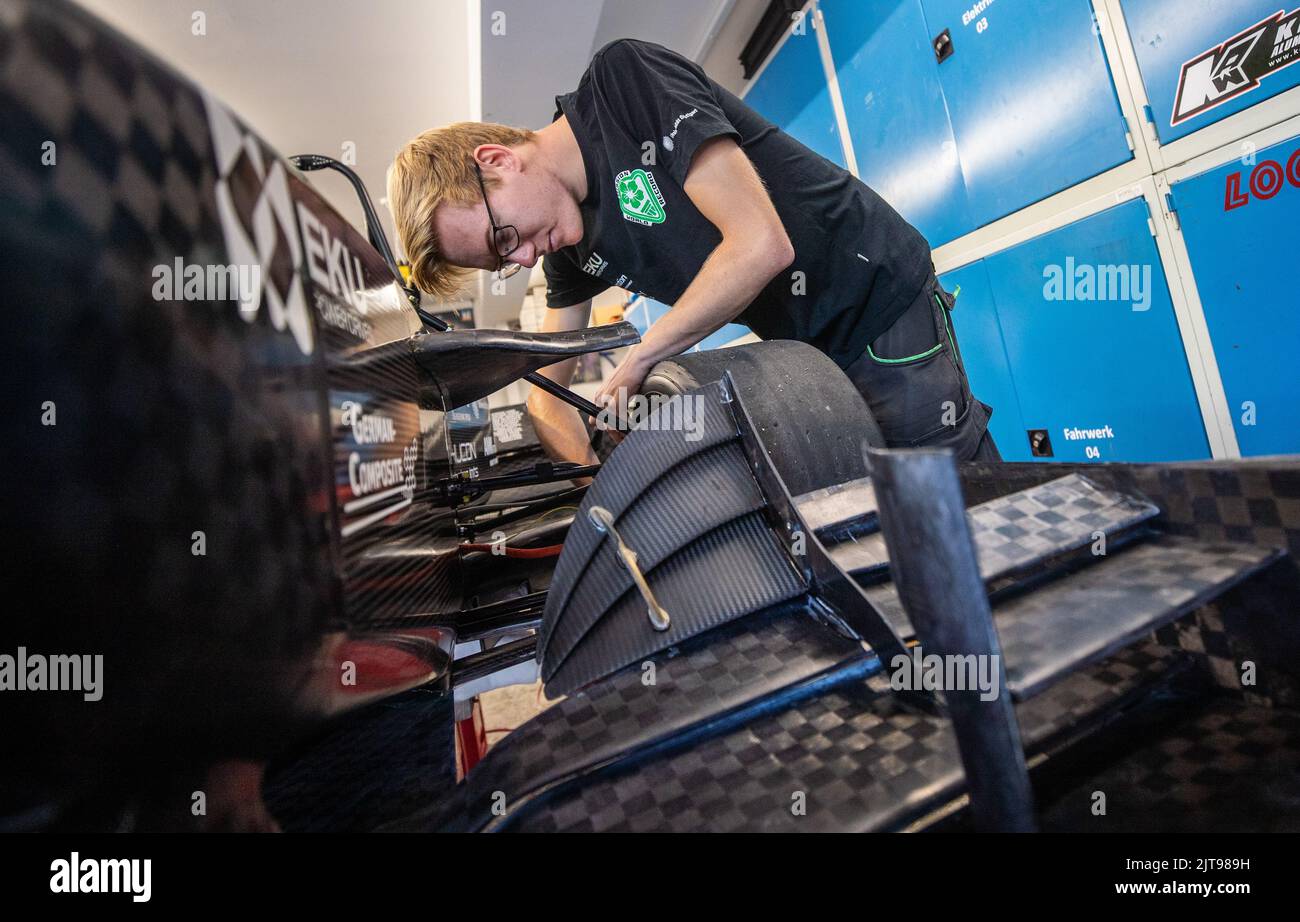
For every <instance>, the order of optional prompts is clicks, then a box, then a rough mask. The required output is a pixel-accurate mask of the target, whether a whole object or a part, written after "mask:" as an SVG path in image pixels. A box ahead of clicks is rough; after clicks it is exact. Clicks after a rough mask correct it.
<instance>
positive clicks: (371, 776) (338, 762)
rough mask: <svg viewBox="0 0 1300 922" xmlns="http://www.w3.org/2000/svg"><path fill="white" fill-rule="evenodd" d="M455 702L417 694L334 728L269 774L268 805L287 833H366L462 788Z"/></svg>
mask: <svg viewBox="0 0 1300 922" xmlns="http://www.w3.org/2000/svg"><path fill="white" fill-rule="evenodd" d="M454 726H455V715H454V714H453V704H452V694H451V693H450V692H449V691H444V690H440V689H437V688H433V687H425V688H417V689H415V690H413V691H409V692H406V693H405V694H402V695H398V696H396V697H394V698H390V699H388V700H386V701H381V702H379V703H378V704H374V705H371V706H369V707H366V708H363V709H361V710H360V711H357V712H356V713H353V714H348V715H346V716H345V717H343V718H341V719H339V720H338V721H336V722H335V723H334V724H333V725H331V726H330V728H329V729H328V730H327V731H326V732H325V733H323V734H321V735H319V736H318V737H316V738H314V739H312V740H310V741H308V742H307V743H306V744H305V745H303V746H301V747H299V748H298V749H297V750H295V751H294V752H291V753H288V754H286V755H284V756H282V757H281V758H279V759H278V760H276V761H275V762H273V763H272V764H271V766H270V767H269V768H268V770H267V775H266V781H265V783H264V784H263V789H262V792H263V799H264V800H265V801H266V805H267V809H269V810H270V811H271V814H272V815H273V816H274V817H275V818H276V821H277V822H278V823H279V824H280V828H281V829H283V830H284V831H285V832H367V831H369V830H372V829H374V828H375V827H376V826H379V825H381V824H382V823H384V822H387V821H389V820H391V819H394V818H396V817H400V816H403V815H405V814H407V813H410V812H411V811H412V810H415V809H418V808H419V807H420V806H422V805H424V804H427V803H429V801H431V800H441V799H442V798H444V797H446V796H447V795H448V794H449V793H450V791H451V789H452V787H453V786H454V785H455V784H456V743H455V729H454Z"/></svg>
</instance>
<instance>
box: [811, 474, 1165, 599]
mask: <svg viewBox="0 0 1300 922" xmlns="http://www.w3.org/2000/svg"><path fill="white" fill-rule="evenodd" d="M1159 512H1160V510H1159V509H1158V508H1157V507H1156V506H1155V505H1154V504H1153V503H1149V502H1146V501H1144V500H1140V499H1135V498H1134V497H1132V496H1130V495H1128V494H1125V493H1122V492H1118V491H1115V490H1103V489H1101V488H1099V487H1098V486H1097V485H1096V484H1093V483H1091V482H1090V481H1089V480H1088V479H1087V478H1086V477H1083V476H1081V475H1079V474H1070V475H1068V476H1065V477H1062V478H1060V479H1058V480H1053V481H1051V482H1049V483H1044V484H1040V485H1038V486H1034V487H1030V488H1028V489H1025V490H1021V491H1019V492H1017V493H1012V494H1009V495H1007V496H1000V497H997V498H995V499H991V500H988V501H987V502H983V503H980V504H979V505H977V506H973V507H971V508H970V510H969V511H968V513H967V521H968V522H969V523H970V529H971V536H972V538H973V539H974V541H975V547H976V550H977V551H978V553H979V563H980V574H981V575H982V576H983V577H984V579H985V580H986V581H988V582H992V581H993V580H997V579H1002V578H1004V577H1007V576H1010V575H1012V574H1014V573H1018V572H1021V571H1023V570H1025V569H1026V568H1028V567H1032V566H1035V565H1038V564H1041V563H1043V562H1045V561H1048V560H1050V559H1052V558H1056V557H1060V556H1061V555H1064V554H1068V553H1069V552H1071V551H1077V550H1079V549H1080V548H1084V547H1087V546H1088V545H1090V544H1091V543H1092V542H1093V541H1094V540H1096V539H1095V535H1096V534H1097V533H1098V532H1100V533H1102V534H1105V535H1106V537H1107V539H1108V540H1113V539H1115V538H1116V537H1117V536H1119V535H1122V534H1124V533H1126V532H1129V531H1131V530H1132V529H1134V528H1136V527H1137V526H1139V525H1141V524H1142V523H1143V522H1145V521H1147V520H1148V519H1151V518H1154V517H1155V516H1156V515H1158V514H1159ZM831 553H832V556H833V557H834V558H835V559H836V562H838V563H839V564H840V565H841V566H843V567H844V568H845V569H846V570H848V571H849V572H851V573H853V574H854V576H855V577H857V578H858V579H863V580H870V579H873V578H885V576H886V575H887V569H888V565H889V552H888V549H887V548H886V546H885V538H884V535H883V534H882V533H880V532H876V533H874V534H871V535H867V536H865V537H861V538H857V539H856V540H855V541H854V540H850V541H847V542H841V543H840V544H839V545H838V546H837V547H835V548H833V549H832V552H831Z"/></svg>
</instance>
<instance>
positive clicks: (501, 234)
mask: <svg viewBox="0 0 1300 922" xmlns="http://www.w3.org/2000/svg"><path fill="white" fill-rule="evenodd" d="M474 172H475V173H477V174H478V188H479V191H480V192H482V193H483V207H484V208H486V209H487V216H488V224H490V225H492V249H493V250H495V251H496V254H497V278H500V279H508V278H510V276H512V275H514V274H515V273H517V272H518V271H519V270H520V269H522V268H523V266H521V265H519V263H512V262H506V257H507V256H509V255H510V254H511V253H513V252H514V251H515V250H517V249H518V248H519V231H518V230H516V229H515V226H514V225H513V224H507V225H505V226H504V227H498V226H497V222H496V218H494V217H492V206H491V205H489V204H488V199H487V186H486V185H484V183H483V170H482V169H481V168H480V167H479V165H478V164H477V163H475V164H474Z"/></svg>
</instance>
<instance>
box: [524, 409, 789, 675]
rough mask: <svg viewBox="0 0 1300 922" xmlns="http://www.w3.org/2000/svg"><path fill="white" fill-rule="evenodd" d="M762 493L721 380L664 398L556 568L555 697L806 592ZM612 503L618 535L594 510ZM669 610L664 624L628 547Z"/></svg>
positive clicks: (543, 644)
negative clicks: (627, 558) (622, 550)
mask: <svg viewBox="0 0 1300 922" xmlns="http://www.w3.org/2000/svg"><path fill="white" fill-rule="evenodd" d="M763 505H764V502H763V497H762V494H761V493H760V492H759V489H758V486H757V484H756V483H755V482H754V479H753V475H752V474H751V473H750V470H749V466H748V464H747V462H746V460H745V456H744V453H743V451H742V450H741V446H740V441H739V435H738V433H737V429H736V424H735V422H734V420H733V418H732V415H731V412H730V411H729V410H728V408H727V407H726V405H725V404H724V403H723V401H722V392H721V389H720V387H719V385H717V384H710V385H706V386H704V387H701V388H698V389H695V390H692V391H689V392H687V393H684V394H680V395H678V396H676V397H673V398H671V399H670V400H667V401H666V402H663V403H661V404H660V405H659V406H658V407H657V408H656V409H655V410H654V411H653V412H651V413H650V414H649V415H648V417H647V420H646V422H645V424H644V426H643V427H642V428H638V429H636V430H634V431H633V432H631V433H630V434H629V435H628V436H627V438H625V439H624V440H623V443H622V444H621V445H620V446H619V448H618V450H617V451H615V452H614V453H613V454H612V455H611V456H610V458H609V460H608V461H607V462H606V463H605V466H604V467H603V468H602V469H601V472H600V476H599V477H598V478H597V480H596V482H595V483H594V484H593V485H592V487H591V489H590V490H589V491H588V492H587V495H586V497H585V498H584V499H583V502H582V505H581V507H580V508H579V511H578V515H577V516H575V518H574V524H573V528H572V529H571V530H570V532H569V536H568V538H567V539H566V541H565V544H564V551H563V553H562V554H561V555H560V559H559V561H558V562H557V564H556V568H555V577H554V580H553V581H552V589H551V593H550V597H549V599H548V600H547V606H546V612H545V615H544V617H543V620H542V627H541V631H540V635H539V638H538V645H537V648H538V659H539V660H540V662H541V666H542V678H543V679H544V680H545V682H546V691H547V693H548V694H550V695H559V694H569V693H571V692H573V691H574V690H576V689H578V688H581V687H582V686H584V685H586V684H588V683H590V682H592V681H595V680H596V679H599V678H601V677H603V676H606V675H609V674H610V673H612V672H615V671H617V670H618V669H621V668H623V667H624V666H627V665H629V664H631V663H635V662H637V661H638V660H640V659H643V658H645V657H647V656H650V655H651V654H653V653H656V652H658V651H660V650H663V649H666V648H668V647H670V646H672V645H674V644H677V643H680V642H682V641H684V640H686V639H687V638H690V637H694V636H695V635H697V634H699V633H701V632H703V631H706V630H709V629H710V628H713V627H716V626H718V625H720V624H724V623H726V622H728V621H732V620H734V619H736V618H739V617H742V616H744V615H746V614H749V613H750V612H754V611H758V610H760V609H763V608H766V607H768V606H770V605H774V604H776V603H779V602H783V601H785V600H787V599H790V598H793V597H795V596H797V595H799V594H800V593H802V592H803V591H804V589H805V586H804V583H803V580H802V578H801V577H800V575H799V574H798V573H797V572H796V570H795V568H794V566H793V565H792V564H791V562H790V560H789V558H788V557H787V555H786V553H785V551H784V549H783V548H782V547H781V545H780V543H779V542H778V541H777V539H776V538H775V536H774V535H773V534H772V533H771V531H769V529H768V527H767V525H766V524H765V522H764V521H763ZM595 506H599V507H601V508H602V509H605V510H608V512H609V514H610V515H609V518H610V520H611V521H612V524H613V530H612V532H611V531H609V530H602V529H601V528H599V527H597V525H596V524H595V523H594V522H593V521H592V518H591V516H590V514H589V513H590V511H591V509H592V508H593V507H595ZM614 533H616V534H617V537H618V538H619V539H621V540H622V542H623V543H624V544H625V545H626V546H627V547H628V548H630V549H631V550H632V551H633V552H634V554H635V556H636V566H637V567H638V568H639V569H640V571H641V573H643V574H644V577H645V580H646V582H647V584H648V586H649V589H650V591H651V592H652V593H653V595H654V597H655V598H656V599H657V601H658V603H659V605H661V606H662V608H663V609H664V610H666V611H667V613H668V615H669V617H670V622H669V625H668V627H667V629H666V630H657V629H656V627H655V625H654V624H653V623H652V619H651V618H650V616H649V612H648V609H647V603H646V599H645V598H644V596H643V595H642V593H641V591H640V590H639V589H638V588H637V586H636V583H635V581H634V579H633V577H632V574H631V572H630V571H629V569H628V566H627V565H626V564H625V563H624V561H623V559H622V558H621V557H620V555H619V553H618V540H617V539H616V538H615V536H614Z"/></svg>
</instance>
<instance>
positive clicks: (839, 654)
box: [394, 603, 867, 830]
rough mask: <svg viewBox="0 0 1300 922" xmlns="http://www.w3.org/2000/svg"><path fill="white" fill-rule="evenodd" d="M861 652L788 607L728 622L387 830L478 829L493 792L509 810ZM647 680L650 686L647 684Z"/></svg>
mask: <svg viewBox="0 0 1300 922" xmlns="http://www.w3.org/2000/svg"><path fill="white" fill-rule="evenodd" d="M866 661H867V656H866V654H865V653H864V651H863V649H862V647H861V645H860V644H858V643H857V642H856V641H853V640H850V639H849V638H847V637H844V636H843V635H841V634H839V633H837V632H836V631H834V630H832V629H831V628H829V627H828V626H826V625H824V624H822V623H821V622H819V621H817V620H815V619H814V618H813V617H812V616H811V615H810V614H809V613H808V612H807V610H806V609H805V608H804V607H803V606H802V605H801V604H797V603H791V604H787V605H783V606H777V607H775V608H773V609H770V610H769V611H765V612H761V613H758V614H755V615H752V616H750V617H749V618H745V619H742V620H740V621H733V622H731V623H730V624H726V625H724V626H722V627H719V628H717V629H716V630H714V631H712V632H710V633H709V634H708V635H707V637H696V638H693V639H692V640H690V641H687V642H686V643H683V644H681V645H680V646H679V647H677V648H674V649H672V650H669V651H666V652H662V653H658V654H656V655H655V656H653V657H649V658H648V659H647V663H651V664H653V670H654V671H653V673H651V672H649V670H648V668H647V667H645V666H642V667H635V668H627V669H624V670H622V671H621V672H618V673H615V674H614V675H612V676H610V677H609V678H607V679H605V680H604V681H601V682H599V683H597V684H595V685H592V686H590V687H588V688H587V689H585V690H584V691H582V692H579V693H578V694H576V695H573V696H571V697H569V698H566V699H564V700H563V701H561V702H559V703H558V704H556V705H555V706H553V707H551V708H549V709H547V710H546V711H543V712H542V713H541V714H539V715H538V716H537V717H535V718H533V719H532V720H530V721H528V723H526V724H524V725H523V726H522V727H519V728H518V729H517V730H515V731H514V732H513V733H511V734H509V735H508V736H506V737H505V739H503V740H502V741H501V742H500V743H498V744H497V745H496V746H494V747H493V748H492V750H491V751H490V752H489V753H488V756H487V758H486V759H484V760H483V761H482V762H481V763H480V764H479V765H478V766H477V767H476V768H475V769H474V771H472V772H471V773H470V775H469V777H468V778H467V779H466V781H465V783H464V784H462V785H460V786H459V787H458V788H457V790H456V792H455V794H454V795H453V797H452V798H451V799H450V800H449V801H448V802H444V803H439V804H433V805H431V806H430V807H429V809H428V810H426V811H425V813H424V814H422V815H417V816H414V817H412V818H411V819H409V820H407V821H406V822H404V823H402V824H399V825H397V826H395V827H394V828H400V829H407V830H409V829H421V830H435V829H441V828H447V829H461V830H469V829H478V828H482V827H483V826H484V825H486V824H488V823H490V822H492V821H493V820H494V819H495V816H494V814H493V813H492V807H493V794H494V792H497V791H500V792H501V795H502V797H504V798H505V801H506V803H507V804H508V805H510V807H511V809H513V806H514V805H515V804H516V803H518V802H522V801H523V800H525V799H527V797H528V796H529V795H531V794H533V793H534V792H536V791H538V790H540V789H542V788H544V787H546V786H548V785H551V784H554V783H556V782H558V781H560V780H562V779H564V778H567V777H571V776H574V775H577V774H579V773H581V772H583V771H585V770H588V769H590V768H591V767H592V766H595V765H600V764H603V763H606V762H609V761H613V760H617V759H619V758H622V757H625V756H626V755H627V754H628V753H629V752H630V751H634V750H638V749H641V748H643V747H646V746H649V745H651V744H653V743H655V742H657V741H662V740H664V739H667V738H670V737H673V736H676V735H678V734H682V733H685V732H686V731H687V730H689V729H691V728H698V727H700V726H704V725H707V724H709V723H710V722H712V721H715V720H719V719H721V718H722V717H724V716H725V715H727V714H728V713H730V712H733V711H735V710H736V709H738V708H741V707H744V706H748V707H754V706H755V702H762V701H763V700H764V699H766V698H769V697H771V696H774V695H777V694H778V693H781V692H782V691H783V690H787V691H786V693H787V694H795V691H794V690H795V689H798V688H802V687H804V686H806V685H808V684H809V683H815V682H816V681H817V679H818V677H819V676H825V675H826V674H828V673H837V672H840V671H844V672H846V673H847V674H850V675H861V674H862V672H861V670H862V669H863V668H864V664H865V663H866ZM651 675H652V676H653V679H654V682H653V684H648V677H649V676H651Z"/></svg>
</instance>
